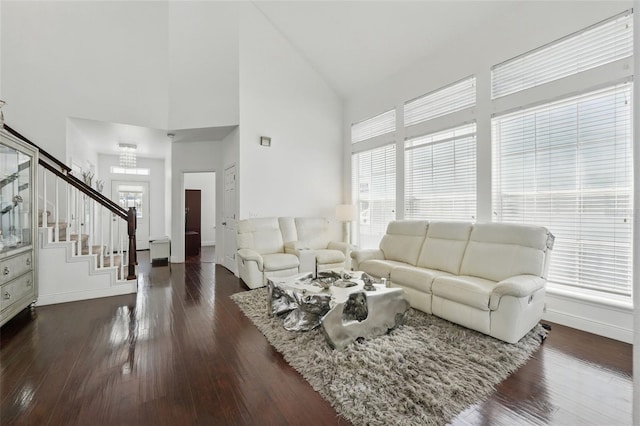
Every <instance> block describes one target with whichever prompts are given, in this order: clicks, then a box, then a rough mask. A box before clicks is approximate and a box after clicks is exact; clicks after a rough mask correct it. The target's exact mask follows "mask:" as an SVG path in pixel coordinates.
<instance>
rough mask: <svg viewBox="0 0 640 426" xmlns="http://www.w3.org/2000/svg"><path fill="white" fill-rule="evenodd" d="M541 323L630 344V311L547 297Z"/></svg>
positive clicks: (631, 341)
mask: <svg viewBox="0 0 640 426" xmlns="http://www.w3.org/2000/svg"><path fill="white" fill-rule="evenodd" d="M545 301H546V303H545V304H546V310H545V313H544V315H543V317H542V318H543V319H544V320H547V321H551V322H554V323H557V324H561V325H566V326H567V327H572V328H576V329H578V330H582V331H586V332H589V333H593V334H597V335H599V336H604V337H608V338H610V339H615V340H619V341H622V342H626V343H633V310H628V309H621V308H616V307H612V306H607V305H605V304H597V303H594V302H589V301H584V300H580V299H573V298H569V297H567V296H560V295H556V294H550V293H547V295H546V299H545Z"/></svg>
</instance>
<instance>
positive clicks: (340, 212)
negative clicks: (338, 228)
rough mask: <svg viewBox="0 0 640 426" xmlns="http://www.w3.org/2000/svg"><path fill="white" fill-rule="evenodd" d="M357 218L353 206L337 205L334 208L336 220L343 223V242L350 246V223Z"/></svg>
mask: <svg viewBox="0 0 640 426" xmlns="http://www.w3.org/2000/svg"><path fill="white" fill-rule="evenodd" d="M357 218H358V208H357V207H356V206H355V205H353V204H339V205H337V206H336V219H337V220H338V221H340V222H344V226H345V242H347V243H349V244H352V241H351V240H352V239H351V222H353V221H354V220H356V219H357Z"/></svg>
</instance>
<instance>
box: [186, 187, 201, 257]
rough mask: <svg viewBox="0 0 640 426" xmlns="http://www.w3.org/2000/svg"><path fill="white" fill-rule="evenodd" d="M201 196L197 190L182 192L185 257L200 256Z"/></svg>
mask: <svg viewBox="0 0 640 426" xmlns="http://www.w3.org/2000/svg"><path fill="white" fill-rule="evenodd" d="M201 206H202V194H201V192H200V190H199V189H185V190H184V221H185V229H184V231H185V235H184V241H185V248H184V253H185V255H186V256H197V255H199V254H200V246H201V244H202V243H201V232H202V230H201V227H202V220H201V219H202V215H201V211H202V208H201Z"/></svg>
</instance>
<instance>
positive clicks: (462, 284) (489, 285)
mask: <svg viewBox="0 0 640 426" xmlns="http://www.w3.org/2000/svg"><path fill="white" fill-rule="evenodd" d="M495 286H496V283H495V282H494V281H491V280H485V279H484V278H478V277H470V276H455V275H450V276H442V277H437V278H436V279H435V280H434V281H433V284H432V285H431V293H432V294H433V295H434V296H440V297H442V298H443V299H448V300H452V301H454V302H458V303H461V304H463V305H467V306H471V307H474V308H477V309H481V310H483V311H488V310H489V300H490V298H491V292H492V291H493V288H494V287H495Z"/></svg>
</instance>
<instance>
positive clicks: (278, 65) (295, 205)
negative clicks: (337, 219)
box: [238, 5, 342, 218]
mask: <svg viewBox="0 0 640 426" xmlns="http://www.w3.org/2000/svg"><path fill="white" fill-rule="evenodd" d="M239 48H240V82H239V85H240V152H239V157H240V159H241V164H240V167H239V172H240V173H239V180H238V182H239V192H238V194H239V209H240V210H239V214H240V218H246V217H263V216H329V217H332V216H333V215H334V209H335V206H336V205H337V204H339V203H340V202H341V201H342V163H341V158H342V137H341V126H342V116H341V114H342V105H341V101H340V99H339V98H338V96H337V95H336V94H335V93H334V92H333V90H332V89H331V88H330V87H329V86H328V85H327V83H326V82H325V81H324V80H323V79H322V78H321V77H320V75H319V74H318V73H317V72H316V71H315V70H314V69H313V68H312V67H311V66H310V65H309V64H308V63H307V61H306V60H305V59H304V58H303V57H302V56H301V55H300V54H299V53H298V52H297V51H296V50H295V49H294V48H293V47H292V46H291V45H290V44H289V42H288V41H287V40H286V39H284V38H283V36H282V35H281V33H280V32H278V31H277V30H276V29H274V27H273V26H272V25H271V24H270V23H269V22H268V21H267V20H266V19H265V18H264V16H263V15H262V14H261V13H260V12H259V11H257V10H256V9H255V7H254V6H253V5H248V6H246V7H245V8H244V9H243V12H242V14H241V21H240V46H239ZM261 135H262V136H269V137H271V147H263V146H260V144H259V139H260V136H261Z"/></svg>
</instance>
